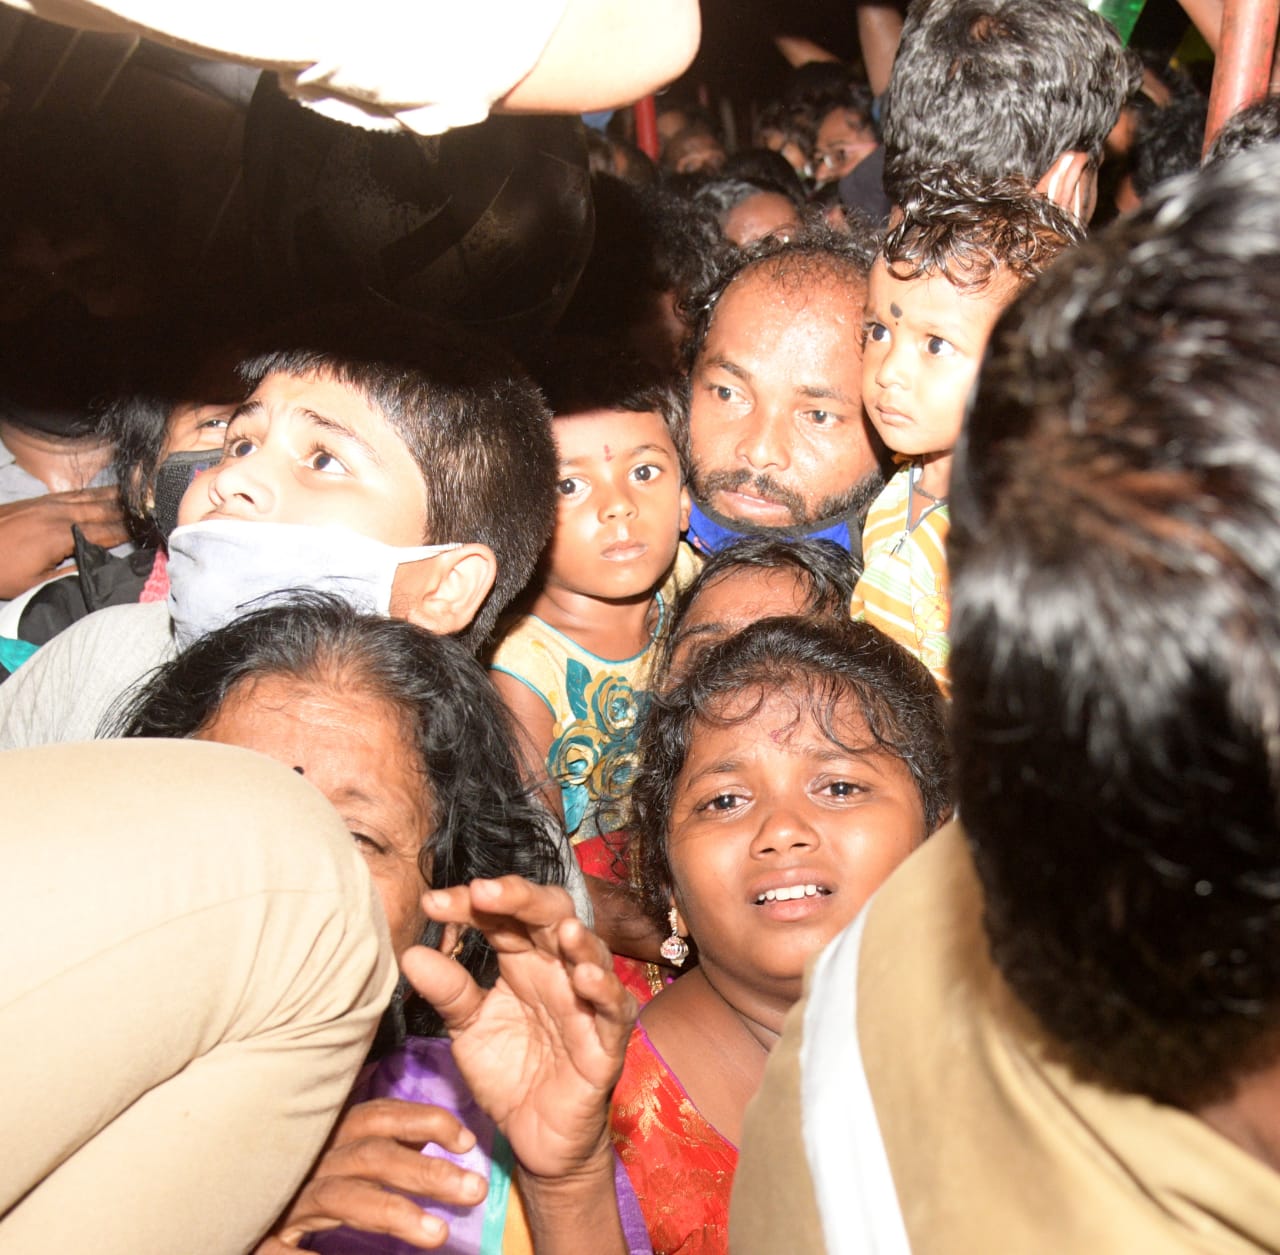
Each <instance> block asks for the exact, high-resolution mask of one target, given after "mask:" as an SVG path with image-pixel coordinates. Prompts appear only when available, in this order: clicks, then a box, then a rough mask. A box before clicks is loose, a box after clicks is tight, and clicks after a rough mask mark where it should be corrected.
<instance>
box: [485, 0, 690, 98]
mask: <svg viewBox="0 0 1280 1255" xmlns="http://www.w3.org/2000/svg"><path fill="white" fill-rule="evenodd" d="M701 33H702V19H701V16H700V14H699V11H698V2H697V0H647V2H646V3H645V4H634V3H631V0H568V3H567V4H566V5H565V10H564V15H563V16H562V17H561V19H560V23H559V25H558V26H557V27H556V30H555V33H554V34H553V35H552V36H551V39H550V41H549V42H548V43H547V46H546V47H545V48H544V49H543V51H542V55H541V56H540V57H539V58H538V61H537V63H536V64H535V65H534V67H533V69H532V70H530V71H529V73H528V74H527V75H526V76H525V77H524V78H523V79H522V80H521V81H520V82H519V83H518V84H516V86H515V87H513V88H512V89H511V91H509V92H508V93H507V94H506V95H505V96H504V97H503V98H502V99H501V101H499V106H498V107H499V108H501V109H503V110H506V111H508V112H519V113H586V112H589V111H591V110H594V109H609V108H614V107H616V106H619V105H628V104H631V103H632V102H634V101H636V100H639V99H640V97H641V96H647V95H649V94H650V93H651V92H655V91H657V90H658V88H660V87H664V86H666V84H667V83H669V82H671V81H672V80H673V79H676V78H679V77H680V75H681V74H683V73H684V71H685V70H687V69H688V68H689V65H690V64H691V63H692V61H693V58H694V56H695V55H696V53H697V51H698V41H699V39H700V37H701Z"/></svg>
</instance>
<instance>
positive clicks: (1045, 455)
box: [948, 148, 1280, 1107]
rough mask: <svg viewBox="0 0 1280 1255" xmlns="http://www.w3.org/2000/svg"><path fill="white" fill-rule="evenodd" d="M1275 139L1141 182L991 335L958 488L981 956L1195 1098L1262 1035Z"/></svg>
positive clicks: (1077, 1049)
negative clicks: (984, 947)
mask: <svg viewBox="0 0 1280 1255" xmlns="http://www.w3.org/2000/svg"><path fill="white" fill-rule="evenodd" d="M1277 252H1280V149H1275V148H1272V149H1270V150H1260V151H1259V152H1258V153H1257V154H1251V155H1247V156H1243V157H1239V158H1235V159H1234V160H1232V161H1230V162H1226V163H1224V164H1223V165H1222V166H1221V167H1218V168H1216V169H1213V170H1210V171H1205V172H1202V173H1201V174H1199V175H1195V176H1187V177H1185V178H1182V179H1178V180H1174V181H1172V182H1170V183H1166V184H1164V185H1162V187H1161V188H1160V189H1158V190H1157V191H1156V192H1155V194H1154V195H1153V196H1152V198H1151V199H1150V200H1149V201H1148V202H1147V203H1146V204H1145V205H1144V206H1143V207H1142V208H1141V209H1139V210H1138V211H1137V212H1136V213H1135V214H1134V215H1133V216H1132V217H1129V218H1127V219H1121V220H1120V221H1119V222H1118V223H1116V224H1115V225H1114V226H1113V227H1111V228H1110V229H1109V230H1108V231H1107V232H1106V233H1104V234H1103V235H1102V236H1100V237H1099V238H1097V239H1096V240H1094V241H1091V242H1089V243H1087V244H1085V245H1082V246H1081V247H1080V248H1079V249H1077V250H1075V251H1074V252H1073V254H1072V255H1071V256H1070V257H1068V258H1064V259H1063V261H1062V262H1061V264H1060V265H1058V266H1056V267H1054V268H1053V270H1051V271H1050V272H1049V273H1048V274H1047V275H1046V276H1045V277H1044V279H1042V280H1041V281H1040V282H1039V283H1038V284H1037V285H1036V286H1035V287H1034V288H1032V289H1031V291H1030V292H1028V293H1027V294H1026V295H1024V296H1023V297H1022V299H1021V301H1019V303H1018V304H1017V305H1015V306H1014V307H1013V308H1012V310H1011V311H1009V312H1007V313H1006V314H1005V316H1004V318H1003V319H1002V321H1001V322H1000V324H998V326H997V328H996V331H995V334H994V336H993V338H992V341H991V343H990V346H989V348H988V352H987V357H986V362H985V365H984V368H983V372H982V375H981V378H980V381H979V385H978V391H977V396H976V399H975V403H974V405H973V408H972V411H971V414H970V417H969V421H968V424H967V426H966V429H965V433H964V434H962V436H961V439H960V444H959V447H958V450H957V455H956V464H955V471H954V473H953V477H952V484H951V510H952V515H951V517H952V524H951V533H950V537H949V541H948V559H949V561H950V564H951V568H952V614H951V628H950V631H951V642H952V646H951V659H950V675H951V684H952V692H953V714H954V726H955V728H956V730H957V737H956V741H955V749H956V761H957V797H958V802H959V810H960V814H961V816H962V817H963V820H964V824H965V827H966V829H967V831H968V834H969V838H970V841H971V843H972V847H973V851H974V857H975V863H976V866H977V870H978V873H979V876H980V878H981V881H982V885H983V888H984V892H985V899H986V912H985V914H986V928H987V933H988V935H989V937H990V941H991V947H992V954H993V957H994V959H995V962H996V964H997V966H998V967H999V968H1000V970H1001V972H1002V973H1003V974H1004V977H1005V978H1006V979H1007V980H1008V982H1009V984H1010V986H1011V987H1012V989H1013V991H1014V992H1015V993H1016V994H1017V996H1018V997H1019V998H1020V999H1021V1000H1022V1001H1023V1002H1024V1003H1025V1004H1026V1005H1027V1006H1028V1007H1029V1008H1030V1009H1031V1010H1032V1011H1033V1012H1034V1013H1035V1015H1036V1016H1037V1017H1039V1019H1040V1021H1041V1022H1042V1023H1043V1024H1044V1026H1045V1027H1046V1028H1047V1029H1048V1031H1049V1033H1050V1034H1052V1036H1053V1037H1054V1038H1056V1039H1057V1041H1058V1042H1059V1043H1060V1044H1061V1046H1062V1048H1063V1049H1064V1051H1065V1052H1066V1054H1067V1056H1068V1058H1069V1059H1070V1061H1071V1063H1072V1064H1073V1065H1074V1066H1075V1068H1076V1069H1077V1070H1078V1071H1080V1072H1081V1073H1082V1074H1084V1075H1085V1076H1088V1077H1091V1078H1095V1079H1100V1080H1102V1081H1103V1082H1104V1083H1105V1084H1107V1085H1108V1086H1111V1087H1118V1088H1120V1089H1123V1090H1129V1091H1136V1092H1138V1093H1142V1094H1146V1095H1149V1096H1150V1097H1152V1098H1155V1099H1157V1100H1159V1101H1163V1102H1168V1103H1174V1104H1177V1105H1181V1106H1187V1107H1194V1106H1196V1105H1198V1104H1200V1103H1203V1102H1205V1101H1211V1100H1213V1099H1214V1098H1216V1097H1220V1096H1223V1095H1226V1094H1229V1093H1230V1091H1231V1089H1232V1086H1233V1082H1234V1081H1235V1079H1236V1078H1238V1077H1239V1076H1241V1075H1243V1074H1245V1073H1246V1072H1248V1071H1250V1070H1252V1069H1254V1068H1256V1067H1258V1066H1261V1065H1263V1064H1268V1063H1272V1062H1274V1060H1275V1058H1276V1055H1277V1051H1278V1046H1277V1041H1278V1039H1277V1028H1280V826H1278V822H1277V815H1280V426H1278V425H1277V411H1276V398H1277V397H1278V396H1280V267H1277V265H1276V255H1277Z"/></svg>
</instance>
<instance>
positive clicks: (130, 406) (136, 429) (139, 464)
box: [102, 394, 174, 545]
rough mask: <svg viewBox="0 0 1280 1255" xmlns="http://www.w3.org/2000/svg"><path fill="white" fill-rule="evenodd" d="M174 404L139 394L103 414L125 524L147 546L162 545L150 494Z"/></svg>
mask: <svg viewBox="0 0 1280 1255" xmlns="http://www.w3.org/2000/svg"><path fill="white" fill-rule="evenodd" d="M173 405H174V402H173V401H172V400H170V399H169V398H167V397H159V396H152V395H146V394H138V395H134V396H128V397H118V398H116V399H115V400H113V401H111V402H109V403H108V404H107V406H106V407H105V408H104V409H103V413H102V431H103V434H104V435H106V436H107V438H108V439H109V440H110V441H111V468H112V471H113V472H114V474H115V479H116V492H117V494H118V495H119V497H120V506H121V509H122V510H123V512H124V521H125V525H126V526H127V527H128V529H129V534H130V536H132V538H133V539H134V540H136V541H138V542H139V543H140V544H144V545H159V544H160V543H161V542H162V540H163V537H162V536H161V534H160V529H159V527H158V526H157V524H156V521H155V519H154V518H153V517H152V514H151V506H150V495H151V488H152V485H153V482H154V480H155V476H156V471H157V470H158V469H159V466H160V453H161V450H162V449H163V448H164V442H165V435H166V432H167V430H168V423H169V414H170V411H171V410H172V409H173Z"/></svg>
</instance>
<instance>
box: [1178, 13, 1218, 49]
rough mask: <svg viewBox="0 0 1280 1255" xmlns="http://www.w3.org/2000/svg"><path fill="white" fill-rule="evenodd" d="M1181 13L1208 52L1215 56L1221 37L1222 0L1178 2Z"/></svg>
mask: <svg viewBox="0 0 1280 1255" xmlns="http://www.w3.org/2000/svg"><path fill="white" fill-rule="evenodd" d="M1178 2H1179V4H1181V5H1182V11H1183V12H1184V13H1185V14H1186V15H1187V16H1188V17H1189V18H1190V19H1191V24H1192V25H1193V26H1194V27H1195V28H1196V30H1198V31H1199V32H1200V37H1201V38H1202V39H1203V40H1204V42H1205V43H1206V44H1208V45H1209V51H1210V52H1212V53H1214V54H1215V55H1217V51H1218V43H1219V41H1220V39H1221V37H1222V0H1178Z"/></svg>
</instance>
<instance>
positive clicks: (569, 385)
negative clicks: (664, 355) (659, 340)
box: [526, 336, 684, 440]
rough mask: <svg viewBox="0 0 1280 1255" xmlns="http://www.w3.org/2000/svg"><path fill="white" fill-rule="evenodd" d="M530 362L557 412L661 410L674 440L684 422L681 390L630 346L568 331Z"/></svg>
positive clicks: (562, 414) (559, 414) (554, 414)
mask: <svg viewBox="0 0 1280 1255" xmlns="http://www.w3.org/2000/svg"><path fill="white" fill-rule="evenodd" d="M526 365H527V366H528V367H529V373H530V374H531V375H532V376H533V377H534V379H535V380H536V381H537V383H538V386H539V387H540V388H541V389H542V395H543V396H544V397H546V400H547V404H548V405H549V406H550V407H551V414H552V417H553V418H562V417H565V416H568V415H572V414H586V413H589V412H590V411H591V410H626V411H628V412H629V413H633V414H659V415H661V416H662V419H663V421H664V422H665V423H666V424H667V429H668V430H669V431H670V432H671V436H672V439H673V440H674V439H676V438H677V434H678V432H679V431H680V428H681V427H682V425H683V413H684V406H683V403H682V401H681V399H680V393H679V390H678V389H677V388H676V387H675V385H674V384H673V383H672V382H671V380H670V379H669V378H668V377H667V376H666V375H665V374H664V373H663V372H662V371H660V370H659V369H658V368H657V367H656V366H655V365H654V364H653V363H652V362H647V361H645V360H644V358H642V357H637V356H636V354H634V353H629V352H627V350H626V349H622V348H618V347H616V346H615V345H612V344H609V343H606V342H604V341H600V340H592V339H589V338H587V337H586V336H565V337H562V338H561V339H559V340H555V341H552V342H551V344H550V345H549V346H548V347H547V349H546V350H545V351H544V352H543V353H542V354H541V355H539V356H538V357H536V358H532V357H531V358H528V359H527V360H526Z"/></svg>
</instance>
